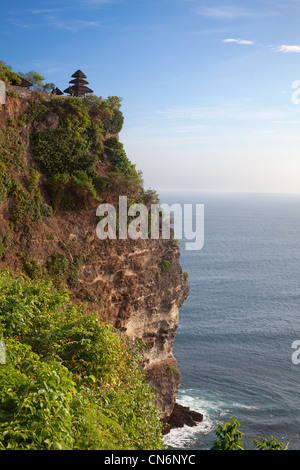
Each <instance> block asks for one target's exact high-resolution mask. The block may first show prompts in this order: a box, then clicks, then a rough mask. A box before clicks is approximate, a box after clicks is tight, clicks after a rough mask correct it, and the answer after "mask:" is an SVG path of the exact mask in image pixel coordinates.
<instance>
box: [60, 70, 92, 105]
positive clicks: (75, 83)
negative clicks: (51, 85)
mask: <svg viewBox="0 0 300 470" xmlns="http://www.w3.org/2000/svg"><path fill="white" fill-rule="evenodd" d="M72 78H73V80H71V81H70V82H69V83H71V84H72V85H71V86H69V87H68V88H67V89H66V90H64V93H68V94H69V95H70V96H78V97H79V98H82V97H84V96H85V95H86V94H87V93H93V90H91V89H90V88H88V87H87V86H86V85H88V84H89V82H87V81H86V80H85V78H86V75H84V73H83V72H82V71H81V70H77V71H76V72H75V73H73V75H72Z"/></svg>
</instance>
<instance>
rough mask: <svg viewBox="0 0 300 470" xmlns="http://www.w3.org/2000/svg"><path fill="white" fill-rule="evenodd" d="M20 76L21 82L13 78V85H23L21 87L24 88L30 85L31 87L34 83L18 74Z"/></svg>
mask: <svg viewBox="0 0 300 470" xmlns="http://www.w3.org/2000/svg"><path fill="white" fill-rule="evenodd" d="M18 78H19V79H20V80H21V82H20V83H17V81H16V80H12V81H11V85H13V86H21V87H23V88H29V87H31V86H32V85H33V84H32V83H30V82H29V81H28V80H25V78H22V77H20V75H18Z"/></svg>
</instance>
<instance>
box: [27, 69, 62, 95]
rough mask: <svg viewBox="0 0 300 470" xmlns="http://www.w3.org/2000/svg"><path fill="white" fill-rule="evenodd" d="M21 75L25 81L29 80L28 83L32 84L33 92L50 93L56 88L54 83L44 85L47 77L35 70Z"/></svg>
mask: <svg viewBox="0 0 300 470" xmlns="http://www.w3.org/2000/svg"><path fill="white" fill-rule="evenodd" d="M19 75H20V77H22V78H24V79H25V80H28V82H30V83H32V87H33V90H36V91H46V92H49V91H52V90H54V89H55V88H56V86H55V85H54V83H43V81H44V80H45V77H43V76H42V75H41V74H39V73H38V72H36V71H35V70H31V71H30V72H27V73H19Z"/></svg>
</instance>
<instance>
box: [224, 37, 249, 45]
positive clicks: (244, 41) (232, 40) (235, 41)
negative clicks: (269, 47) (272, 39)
mask: <svg viewBox="0 0 300 470" xmlns="http://www.w3.org/2000/svg"><path fill="white" fill-rule="evenodd" d="M222 42H234V43H236V44H245V45H247V46H252V45H253V44H255V42H254V41H248V40H246V39H223V41H222Z"/></svg>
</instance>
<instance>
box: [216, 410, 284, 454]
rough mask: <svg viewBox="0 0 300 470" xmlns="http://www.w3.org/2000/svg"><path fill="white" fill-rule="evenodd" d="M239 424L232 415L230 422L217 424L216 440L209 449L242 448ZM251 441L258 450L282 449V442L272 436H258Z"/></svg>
mask: <svg viewBox="0 0 300 470" xmlns="http://www.w3.org/2000/svg"><path fill="white" fill-rule="evenodd" d="M240 425H241V423H240V422H239V421H238V420H237V419H235V418H233V417H231V418H230V423H225V424H224V425H223V426H222V425H221V424H218V427H217V430H216V431H215V434H216V436H217V437H218V440H217V441H215V442H214V444H213V446H212V447H211V450H244V444H243V442H242V440H241V439H242V437H243V433H242V432H241V431H239V427H240ZM252 442H253V445H254V447H255V448H256V449H258V450H282V449H283V447H284V444H283V443H282V442H278V440H277V439H276V438H275V437H274V436H270V438H269V439H266V438H264V437H260V438H258V439H254V440H253V441H252Z"/></svg>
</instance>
